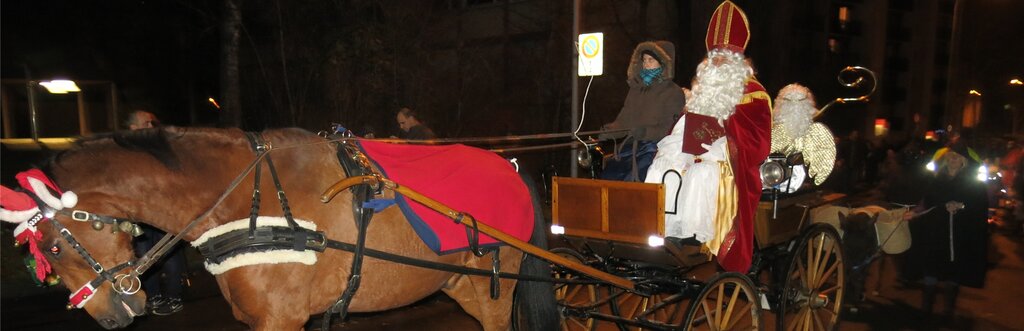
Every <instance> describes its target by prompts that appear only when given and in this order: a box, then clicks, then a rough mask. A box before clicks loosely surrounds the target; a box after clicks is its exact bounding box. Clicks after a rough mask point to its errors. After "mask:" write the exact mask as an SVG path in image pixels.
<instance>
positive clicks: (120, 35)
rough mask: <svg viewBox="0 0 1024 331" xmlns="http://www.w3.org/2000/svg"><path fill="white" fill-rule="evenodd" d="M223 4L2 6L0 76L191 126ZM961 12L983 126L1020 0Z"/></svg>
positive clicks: (1011, 96)
mask: <svg viewBox="0 0 1024 331" xmlns="http://www.w3.org/2000/svg"><path fill="white" fill-rule="evenodd" d="M917 1H926V0H917ZM220 3H221V2H220V1H212V0H211V1H185V0H180V1H139V0H106V1H100V0H84V1H55V0H37V1H27V0H25V1H4V2H3V3H2V4H0V14H2V19H0V23H2V28H0V64H2V65H0V69H2V72H0V73H2V77H3V78H24V77H25V69H24V68H25V66H27V67H28V68H29V69H30V72H31V74H32V75H33V76H34V77H33V78H36V79H41V78H50V77H57V76H63V77H68V78H72V79H85V80H111V81H114V82H116V83H117V84H118V87H119V88H120V89H121V94H122V97H123V101H124V102H125V104H126V107H127V108H128V109H132V108H146V109H150V110H153V111H155V112H157V113H158V114H159V115H160V116H161V117H163V118H164V119H165V122H169V123H172V124H182V125H187V124H192V123H188V121H189V120H190V119H189V116H188V111H183V110H182V109H188V108H189V106H190V103H191V106H192V107H197V106H196V105H197V104H198V107H202V106H204V105H203V104H201V103H196V100H205V98H206V96H216V95H217V90H218V73H217V64H218V62H217V61H218V51H217V45H218V44H217V43H218V37H219V35H218V31H217V22H218V16H219V13H217V10H218V8H219V6H220ZM960 4H961V5H962V6H963V12H962V16H961V28H962V30H961V35H960V37H961V38H962V46H963V47H962V49H961V50H960V51H959V52H958V56H959V58H960V60H961V61H963V62H964V63H965V66H964V73H963V76H962V77H960V78H962V79H963V80H965V81H966V82H968V83H970V84H972V85H977V86H978V89H981V90H983V91H985V92H986V94H985V95H986V96H985V103H986V105H985V109H986V114H987V115H986V118H987V119H988V120H989V121H998V120H1000V118H999V116H1001V115H999V114H998V113H996V112H995V111H993V110H998V109H1001V108H1002V105H1003V104H1006V103H1013V102H1017V103H1021V102H1024V87H1017V88H1016V89H1014V88H1013V87H1010V86H1008V85H1007V82H1008V81H1009V79H1010V78H1011V77H1021V78H1024V61H1022V60H1021V58H1022V57H1021V54H1024V42H1021V37H1020V36H1024V25H1022V23H1021V22H1020V18H1021V17H1024V1H1019V0H960ZM396 28H401V27H396ZM243 46H244V41H243ZM190 93H191V94H190ZM952 93H958V91H953V92H952ZM1019 107H1022V108H1024V104H1021V105H1020V106H1019ZM172 110H173V111H172ZM993 117H995V118H993Z"/></svg>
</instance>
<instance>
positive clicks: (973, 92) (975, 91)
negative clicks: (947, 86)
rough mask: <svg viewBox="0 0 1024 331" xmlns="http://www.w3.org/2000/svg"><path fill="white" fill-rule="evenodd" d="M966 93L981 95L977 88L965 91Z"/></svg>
mask: <svg viewBox="0 0 1024 331" xmlns="http://www.w3.org/2000/svg"><path fill="white" fill-rule="evenodd" d="M967 94H970V95H976V96H979V97H980V96H981V92H978V90H970V91H967Z"/></svg>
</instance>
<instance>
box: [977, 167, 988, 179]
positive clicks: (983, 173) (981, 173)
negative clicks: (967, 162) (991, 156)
mask: <svg viewBox="0 0 1024 331" xmlns="http://www.w3.org/2000/svg"><path fill="white" fill-rule="evenodd" d="M978 181H979V182H985V181H988V166H986V165H984V164H983V165H981V166H980V167H978Z"/></svg>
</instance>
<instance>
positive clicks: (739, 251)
mask: <svg viewBox="0 0 1024 331" xmlns="http://www.w3.org/2000/svg"><path fill="white" fill-rule="evenodd" d="M771 132H772V105H771V98H770V97H769V96H768V93H767V92H766V91H765V89H764V86H761V83H758V82H757V80H756V79H754V78H753V77H751V78H750V79H748V80H747V86H746V88H745V89H744V93H743V100H742V101H741V102H740V103H739V104H737V105H736V112H735V113H733V115H732V116H730V117H729V118H728V119H726V120H725V135H726V137H727V139H728V140H729V161H730V162H732V171H733V174H734V175H735V179H736V193H737V206H736V209H737V211H736V218H735V219H734V220H733V225H732V230H731V231H729V233H728V234H727V235H726V238H725V240H724V242H723V243H722V246H721V248H719V250H718V263H719V264H721V265H722V267H723V268H725V270H727V271H734V272H743V273H745V272H747V271H748V270H749V269H750V262H751V260H752V258H753V255H754V215H755V212H756V211H757V202H758V201H759V200H760V198H761V175H760V170H759V168H760V167H761V164H762V163H763V162H764V160H765V159H767V158H768V153H770V152H771V143H772V139H771Z"/></svg>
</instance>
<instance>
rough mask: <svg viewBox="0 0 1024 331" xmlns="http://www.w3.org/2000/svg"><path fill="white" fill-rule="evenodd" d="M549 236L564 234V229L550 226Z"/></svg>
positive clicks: (553, 225) (558, 226)
mask: <svg viewBox="0 0 1024 331" xmlns="http://www.w3.org/2000/svg"><path fill="white" fill-rule="evenodd" d="M551 234H565V227H563V226H561V225H557V224H552V225H551Z"/></svg>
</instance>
